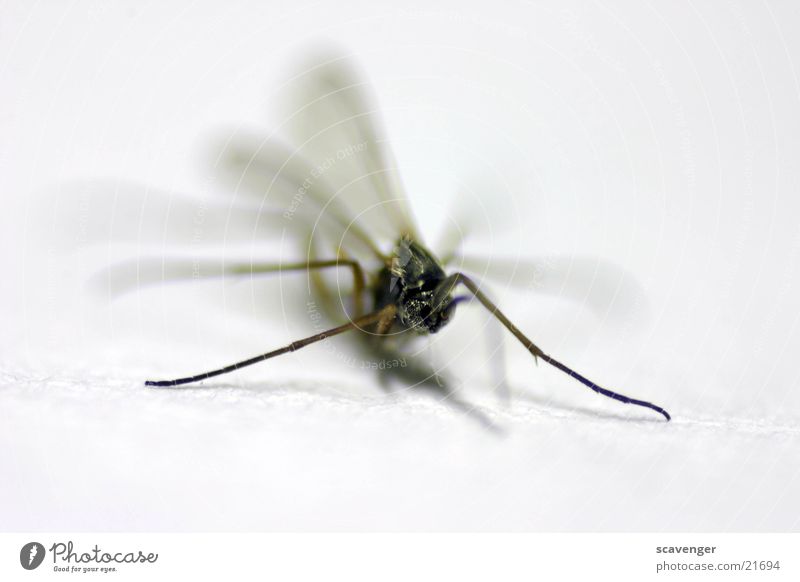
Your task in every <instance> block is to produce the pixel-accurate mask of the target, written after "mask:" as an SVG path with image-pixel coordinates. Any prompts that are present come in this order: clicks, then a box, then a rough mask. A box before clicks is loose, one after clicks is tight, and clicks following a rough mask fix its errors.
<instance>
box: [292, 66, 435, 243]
mask: <svg viewBox="0 0 800 582" xmlns="http://www.w3.org/2000/svg"><path fill="white" fill-rule="evenodd" d="M376 111H377V110H376V107H375V105H374V100H373V98H372V95H371V91H370V88H369V86H368V84H367V83H366V81H364V80H363V78H362V77H361V76H360V75H359V74H358V73H357V70H356V68H355V67H354V65H353V64H352V63H351V62H350V61H349V59H348V58H347V57H344V56H341V55H338V54H336V53H332V52H330V51H329V52H326V53H324V56H323V55H321V54H320V55H318V56H316V57H313V58H309V59H307V60H306V61H305V63H304V65H303V66H301V67H300V71H299V74H297V75H296V76H295V77H294V78H293V79H292V80H291V81H290V82H289V83H288V85H287V91H286V99H285V100H284V105H283V111H282V113H283V119H282V120H283V127H282V130H281V131H282V132H285V134H286V136H287V137H288V138H289V139H290V141H291V142H292V144H294V145H295V146H296V148H297V153H298V154H299V155H301V156H302V157H303V158H305V159H306V160H308V162H309V163H310V164H311V166H312V168H314V169H316V170H317V174H318V175H319V176H320V177H321V178H324V180H325V182H326V183H327V184H329V185H330V187H331V188H332V191H331V192H330V193H329V194H330V195H331V196H333V197H334V198H335V199H336V200H337V201H339V202H340V204H341V206H342V207H343V208H346V209H347V212H349V215H350V217H351V218H352V219H353V220H354V221H357V222H358V223H359V224H360V225H362V226H363V228H364V229H365V230H366V231H367V232H368V234H369V235H370V236H371V237H373V240H376V241H379V242H381V243H388V244H392V245H393V244H394V243H396V242H397V240H398V239H399V238H400V236H401V235H409V236H411V237H412V238H415V239H416V240H420V241H421V239H420V235H419V232H418V230H417V228H416V227H415V225H414V221H413V218H412V214H411V212H410V210H409V208H408V203H407V199H406V195H405V192H404V190H403V187H402V183H401V181H400V177H399V174H398V171H397V165H396V162H395V159H394V156H393V154H392V153H391V151H390V149H389V146H388V142H387V140H386V137H385V134H384V132H383V129H382V127H381V125H380V122H379V120H378V118H377V114H376Z"/></svg>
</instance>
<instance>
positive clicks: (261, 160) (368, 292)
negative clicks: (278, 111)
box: [145, 53, 670, 421]
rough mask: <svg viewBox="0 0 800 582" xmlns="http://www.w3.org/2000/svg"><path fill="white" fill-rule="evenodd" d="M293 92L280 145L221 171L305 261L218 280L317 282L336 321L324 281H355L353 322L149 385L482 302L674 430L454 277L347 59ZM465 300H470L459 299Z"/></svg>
mask: <svg viewBox="0 0 800 582" xmlns="http://www.w3.org/2000/svg"><path fill="white" fill-rule="evenodd" d="M287 86H288V89H287V91H286V99H285V103H286V106H285V109H284V115H283V118H282V119H283V123H282V124H281V125H282V126H281V127H280V128H279V130H278V131H276V132H275V133H276V134H280V135H282V136H283V138H282V140H279V139H278V138H269V139H261V138H253V139H252V140H250V141H248V140H247V139H242V138H241V137H240V138H238V139H237V140H229V141H228V142H226V143H225V145H224V147H223V148H222V152H221V153H220V155H219V157H218V158H217V159H216V160H215V163H216V164H217V166H218V167H219V168H221V169H222V171H223V172H225V173H227V174H228V175H229V177H233V179H234V181H235V183H236V185H237V187H238V188H240V189H243V190H248V191H250V192H253V193H254V194H256V196H257V198H256V199H255V200H256V201H257V202H258V205H257V206H255V207H254V209H255V211H257V212H261V211H262V210H263V209H264V207H265V206H271V208H273V209H275V211H277V212H278V213H279V214H280V215H281V217H282V219H283V225H284V230H285V231H286V232H290V233H291V234H292V236H294V237H295V238H296V240H297V241H298V242H301V243H302V247H301V248H304V250H305V252H306V260H299V261H297V262H292V263H278V264H252V263H251V264H242V265H228V266H225V267H222V268H220V269H218V270H217V272H216V273H215V274H216V275H226V276H227V275H231V276H238V275H255V274H267V273H286V272H308V273H309V274H310V275H309V276H310V277H311V278H312V281H313V283H314V285H315V288H316V290H317V291H318V292H319V294H320V297H321V298H322V299H321V300H322V302H323V304H324V305H326V306H327V307H326V308H330V309H332V310H335V309H336V305H335V304H336V301H335V300H334V299H333V295H334V293H333V290H332V289H331V285H330V283H329V281H328V280H326V279H325V278H324V277H322V276H321V275H322V273H323V272H324V271H326V270H339V269H342V270H346V271H349V273H350V275H348V278H350V277H352V288H351V301H349V302H348V306H349V309H348V308H347V306H345V308H344V309H341V308H342V306H343V305H344V302H343V300H342V299H341V297H340V301H339V303H340V305H339V308H340V309H339V315H340V316H341V313H342V311H344V314H345V316H346V319H347V322H346V323H342V324H341V325H339V326H336V327H333V328H331V329H327V330H325V331H321V332H319V333H315V334H314V335H311V336H308V337H305V338H302V339H299V340H296V341H293V342H291V343H290V344H288V345H285V346H283V347H279V348H277V349H274V350H272V351H269V352H267V353H264V354H261V355H258V356H255V357H252V358H249V359H246V360H243V361H241V362H237V363H235V364H231V365H229V366H225V367H222V368H219V369H215V370H211V371H208V372H203V373H201V374H195V375H192V376H186V377H181V378H177V379H173V380H148V381H146V382H145V384H146V385H147V386H156V387H169V386H178V385H183V384H191V383H193V382H200V381H202V380H207V379H209V378H213V377H215V376H220V375H222V374H227V373H230V372H235V371H237V370H241V369H242V368H245V367H247V366H252V365H254V364H257V363H260V362H264V361H266V360H269V359H272V358H275V357H278V356H281V355H283V354H288V353H291V352H295V351H297V350H300V349H302V348H305V347H306V346H310V345H312V344H315V343H317V342H320V341H323V340H326V339H328V338H332V337H334V336H337V335H340V334H343V333H347V332H356V333H359V334H362V335H364V336H365V337H366V338H367V339H368V340H369V341H370V342H388V341H390V340H392V339H396V338H397V337H399V336H403V337H409V336H410V337H415V336H426V335H429V334H435V333H437V332H438V331H439V330H441V329H442V328H443V327H444V326H446V325H447V324H448V323H449V322H450V321H452V320H453V317H454V315H455V312H456V306H457V305H458V304H460V303H462V302H465V301H468V300H472V299H474V300H477V302H478V303H480V304H481V305H482V306H483V307H484V308H485V309H486V310H488V312H489V313H490V314H491V315H492V316H494V317H495V318H496V319H497V320H498V321H499V322H500V323H501V324H502V325H503V326H504V327H505V328H506V329H507V330H508V331H509V332H510V333H511V334H512V335H513V336H514V337H515V338H516V339H517V340H518V341H519V342H520V343H521V344H522V345H523V346H524V347H525V349H527V350H528V352H530V354H531V355H532V356H533V358H534V360H535V361H536V362H538V361H539V360H541V361H543V362H546V363H548V364H550V365H551V366H554V367H555V368H557V369H559V370H561V371H562V372H563V373H565V374H567V375H568V376H570V377H572V378H574V379H575V380H577V381H578V382H580V383H581V384H583V385H584V386H586V387H588V388H590V389H591V390H594V391H595V392H597V393H598V394H602V395H603V396H607V397H608V398H613V399H614V400H617V401H619V402H622V403H625V404H633V405H635V406H640V407H644V408H649V409H651V410H653V411H655V412H657V413H659V414H661V415H662V416H663V417H664V418H665V419H666V420H668V421H669V420H670V415H669V413H668V412H667V411H666V410H665V409H664V408H662V407H660V406H657V405H655V404H653V403H651V402H646V401H644V400H638V399H635V398H631V397H629V396H625V395H623V394H620V393H619V392H614V391H612V390H608V389H606V388H603V387H601V386H600V385H598V384H596V383H595V382H593V381H591V380H589V379H588V378H586V377H585V376H583V375H582V374H579V373H578V372H576V371H574V370H573V369H571V368H569V367H568V366H566V365H565V364H563V363H561V362H560V361H558V360H556V359H555V358H553V357H552V356H550V355H548V354H547V353H545V352H544V351H543V350H542V349H541V348H540V347H539V346H537V345H536V344H535V343H534V342H533V341H531V340H530V339H529V338H528V337H527V336H526V335H525V334H524V333H523V332H522V331H520V329H519V328H518V327H517V326H516V325H514V324H513V323H512V322H511V320H510V319H509V318H508V317H507V316H506V315H505V314H504V313H503V312H502V311H501V310H500V308H499V307H498V306H497V305H496V304H495V303H494V302H493V301H491V300H490V299H489V297H488V296H487V294H486V293H484V291H483V290H482V289H481V286H480V285H479V284H478V282H477V281H476V280H474V279H473V278H471V277H470V276H469V275H467V274H465V273H463V272H459V271H456V272H451V273H448V272H447V266H448V264H449V263H450V262H451V260H452V253H450V254H449V255H448V256H447V257H446V258H445V259H444V260H440V259H439V258H437V256H436V255H435V254H434V253H433V252H432V251H431V250H430V249H429V248H428V247H427V246H426V245H425V243H424V241H423V238H422V236H420V234H419V232H418V229H417V227H416V226H415V223H414V220H413V216H412V213H411V212H410V210H409V207H408V206H409V205H408V203H407V199H406V195H405V193H404V189H403V186H402V183H401V180H400V178H399V174H398V171H397V167H396V164H395V161H394V157H393V154H392V152H391V151H390V148H389V147H388V144H387V141H386V139H385V137H384V133H383V129H382V127H381V125H380V123H379V122H378V120H377V118H376V113H375V109H374V107H373V105H372V103H373V101H372V95H371V93H370V88H369V86H368V84H367V83H366V82H365V81H363V79H362V77H361V76H360V74H359V73H358V72H357V69H356V67H355V66H354V65H353V64H352V62H351V61H350V59H349V58H348V57H345V56H339V55H332V54H330V53H326V54H325V55H324V56H318V57H316V58H314V59H312V60H308V61H306V62H305V64H304V66H303V67H302V68H301V69H300V70H299V72H298V73H297V74H296V75H295V76H294V77H293V78H292V79H291V80H290V82H289V83H288V85H287ZM273 214H274V213H273ZM326 253H329V254H327V255H326ZM173 274H175V275H176V276H178V277H179V276H180V274H179V273H177V272H176V273H173ZM462 289H464V290H466V294H464V295H458V294H457V293H458V291H459V290H462ZM340 295H341V294H340ZM366 306H368V308H366Z"/></svg>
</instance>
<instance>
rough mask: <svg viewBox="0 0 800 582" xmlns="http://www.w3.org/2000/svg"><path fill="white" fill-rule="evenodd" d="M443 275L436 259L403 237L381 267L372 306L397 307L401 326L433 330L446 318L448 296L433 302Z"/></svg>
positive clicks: (441, 324) (448, 310) (425, 332)
mask: <svg viewBox="0 0 800 582" xmlns="http://www.w3.org/2000/svg"><path fill="white" fill-rule="evenodd" d="M445 278H446V274H445V272H444V269H443V268H442V266H441V264H440V263H439V261H438V259H436V257H434V256H433V254H432V253H431V252H430V251H429V250H427V249H426V248H425V247H423V246H422V245H421V244H419V243H417V242H415V241H414V240H412V239H410V238H408V237H403V238H402V239H400V241H399V242H398V243H397V246H396V247H395V250H394V253H393V254H392V258H391V263H390V265H388V266H386V267H384V268H383V269H382V270H381V272H380V275H379V278H378V284H377V286H376V288H375V304H376V309H380V308H382V307H385V306H386V305H389V304H392V303H393V304H395V305H396V306H397V320H398V322H399V323H400V324H401V326H402V327H404V328H406V329H412V330H414V331H416V332H417V333H422V334H427V333H435V332H437V331H439V329H440V328H441V327H442V326H443V325H444V324H445V323H446V322H447V320H448V317H449V312H450V309H449V304H450V302H451V299H452V298H451V297H450V296H449V295H448V296H447V297H446V298H445V300H444V301H441V300H440V301H438V303H439V305H436V303H437V302H435V301H434V296H435V294H436V289H437V287H438V286H439V284H440V283H441V282H442V281H443V280H444V279H445Z"/></svg>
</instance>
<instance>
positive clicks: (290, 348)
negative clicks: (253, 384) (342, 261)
mask: <svg viewBox="0 0 800 582" xmlns="http://www.w3.org/2000/svg"><path fill="white" fill-rule="evenodd" d="M390 309H394V306H393V305H388V306H386V307H384V308H383V309H381V310H379V311H373V312H372V313H368V314H367V315H363V316H361V317H358V318H356V319H354V320H352V321H350V322H349V323H346V324H344V325H340V326H339V327H334V328H333V329H329V330H327V331H323V332H321V333H317V334H314V335H312V336H309V337H307V338H303V339H301V340H297V341H294V342H292V343H290V344H289V345H287V346H284V347H282V348H278V349H276V350H272V351H271V352H267V353H265V354H261V355H260V356H256V357H254V358H250V359H249V360H243V361H241V362H237V363H235V364H231V365H230V366H225V367H224V368H219V369H217V370H212V371H210V372H205V373H203V374H197V375H195V376H187V377H185V378H177V379H175V380H147V381H146V382H145V383H144V384H145V386H179V385H181V384H190V383H192V382H199V381H200V380H206V379H207V378H213V377H214V376H220V375H222V374H227V373H228V372H235V371H236V370H240V369H241V368H245V367H247V366H252V365H253V364H257V363H259V362H263V361H264V360H269V359H270V358H274V357H277V356H281V355H283V354H287V353H289V352H295V351H297V350H299V349H301V348H304V347H306V346H308V345H311V344H313V343H316V342H318V341H322V340H324V339H327V338H329V337H333V336H335V335H339V334H340V333H344V332H346V331H350V330H353V329H360V328H363V327H366V326H369V325H372V324H374V323H376V322H378V321H381V319H382V318H385V317H386V316H387V314H388V313H389V310H390Z"/></svg>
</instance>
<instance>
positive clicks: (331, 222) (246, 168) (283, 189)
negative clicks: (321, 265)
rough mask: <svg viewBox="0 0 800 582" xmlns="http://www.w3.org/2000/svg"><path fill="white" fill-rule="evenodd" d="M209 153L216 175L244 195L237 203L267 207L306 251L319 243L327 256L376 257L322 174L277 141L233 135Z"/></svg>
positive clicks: (371, 241) (372, 244) (257, 208)
mask: <svg viewBox="0 0 800 582" xmlns="http://www.w3.org/2000/svg"><path fill="white" fill-rule="evenodd" d="M211 155H212V159H211V162H212V164H213V165H214V167H215V168H216V171H217V173H218V174H219V175H220V176H221V177H222V179H223V180H225V181H226V182H228V183H229V184H231V186H232V187H233V189H234V191H235V192H236V193H237V194H238V193H240V192H243V193H245V194H247V196H245V197H244V202H243V203H244V204H245V205H249V206H250V207H251V208H252V211H253V212H254V213H257V214H261V213H263V210H264V209H265V208H269V209H273V211H274V212H276V213H277V214H278V215H279V216H280V221H279V222H280V223H281V225H280V226H279V228H280V229H281V230H283V229H289V230H293V231H295V232H294V234H295V235H297V234H300V235H301V238H300V240H303V241H304V244H306V245H307V246H308V247H309V251H308V254H310V255H317V254H318V253H315V252H311V251H310V246H312V243H313V244H314V245H319V243H320V242H322V241H324V242H325V243H326V246H329V247H330V246H333V247H334V250H333V251H328V257H327V258H332V256H337V255H339V254H343V253H344V254H354V255H356V256H359V255H362V256H363V253H364V252H366V253H368V254H369V255H371V256H372V257H374V256H379V257H381V256H382V253H381V250H380V247H379V246H378V244H377V243H376V242H375V240H374V238H373V237H372V236H371V235H370V234H369V233H368V232H367V231H366V230H365V229H364V228H363V227H362V225H361V223H360V222H359V221H355V220H353V218H352V217H353V215H352V212H351V211H350V209H348V208H347V207H345V206H344V205H343V204H342V201H341V200H339V199H337V198H336V196H335V190H334V188H333V186H332V185H331V184H329V183H328V181H327V179H326V176H323V175H320V173H319V172H318V171H317V170H316V168H315V167H314V166H313V165H312V164H311V163H310V162H309V161H308V160H307V159H305V158H304V157H303V156H302V155H301V154H300V153H298V152H297V151H295V150H292V148H290V147H289V146H287V145H285V144H283V143H282V142H280V141H279V140H278V139H276V138H274V137H271V138H266V139H265V138H259V137H256V136H243V135H235V136H234V137H228V138H226V139H224V140H218V141H217V145H215V146H214V147H213V149H212V150H211ZM239 204H242V202H239ZM345 250H346V251H347V252H345ZM322 252H324V251H322Z"/></svg>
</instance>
